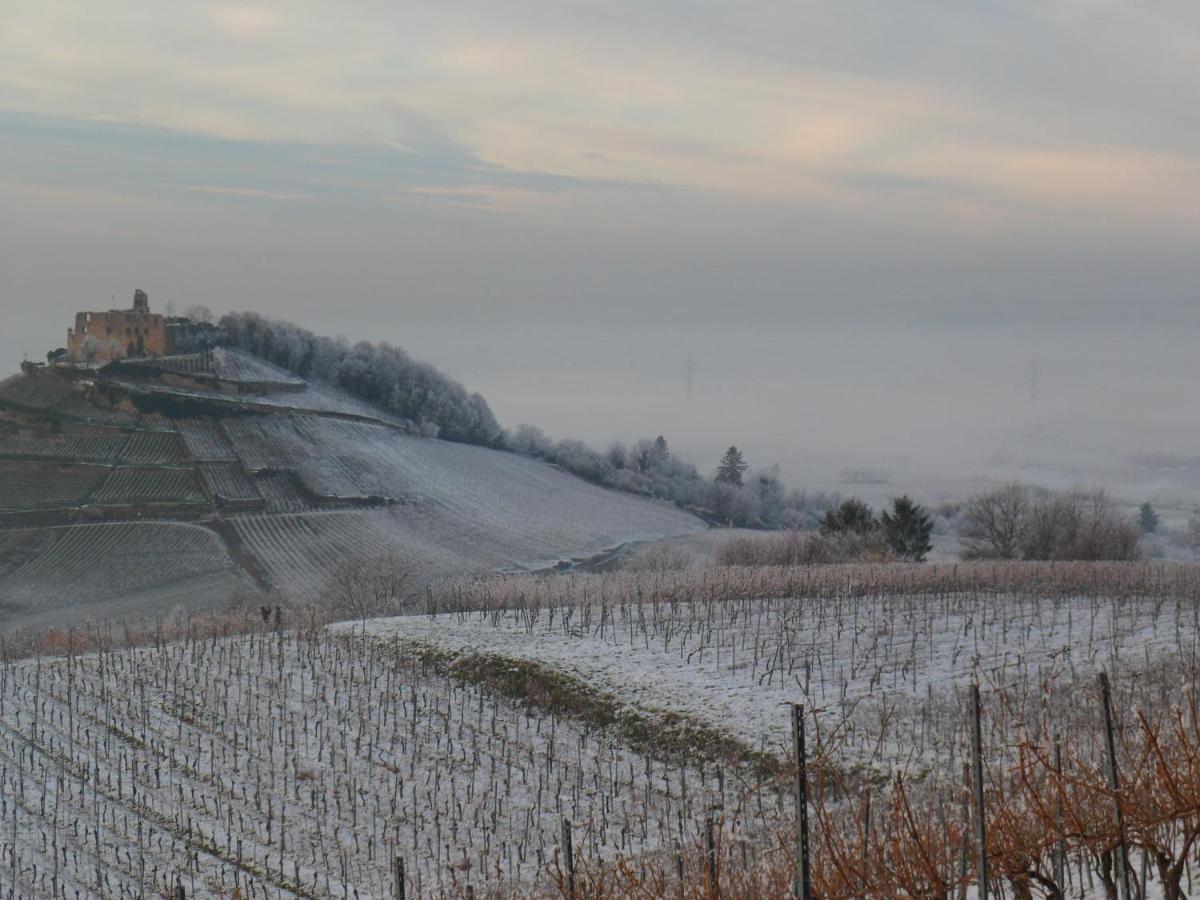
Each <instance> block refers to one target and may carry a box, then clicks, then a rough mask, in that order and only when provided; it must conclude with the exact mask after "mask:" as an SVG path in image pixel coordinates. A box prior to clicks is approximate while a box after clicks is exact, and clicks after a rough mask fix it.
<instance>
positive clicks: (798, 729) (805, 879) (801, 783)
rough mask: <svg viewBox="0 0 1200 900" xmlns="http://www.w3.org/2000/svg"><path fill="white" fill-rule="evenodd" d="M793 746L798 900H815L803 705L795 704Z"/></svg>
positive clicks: (793, 889)
mask: <svg viewBox="0 0 1200 900" xmlns="http://www.w3.org/2000/svg"><path fill="white" fill-rule="evenodd" d="M792 748H793V751H794V753H795V763H796V877H795V883H794V884H793V885H792V892H793V893H794V894H795V896H796V900H812V875H811V872H812V868H811V865H810V863H809V859H808V760H807V758H806V757H807V750H806V748H805V746H804V707H803V706H802V705H800V704H799V703H796V704H793V705H792Z"/></svg>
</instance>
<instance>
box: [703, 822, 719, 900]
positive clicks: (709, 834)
mask: <svg viewBox="0 0 1200 900" xmlns="http://www.w3.org/2000/svg"><path fill="white" fill-rule="evenodd" d="M715 814H716V810H715V809H710V810H709V811H708V815H707V816H706V817H705V819H704V857H705V861H706V863H707V866H708V896H709V897H716V898H719V897H720V896H721V882H720V880H719V876H718V874H717V841H716V837H715V836H714V835H713V817H714V815H715Z"/></svg>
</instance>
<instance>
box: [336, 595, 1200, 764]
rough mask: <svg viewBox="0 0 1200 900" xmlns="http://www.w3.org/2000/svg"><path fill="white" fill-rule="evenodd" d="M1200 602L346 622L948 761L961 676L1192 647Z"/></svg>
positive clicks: (861, 747) (833, 603)
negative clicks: (804, 721)
mask: <svg viewBox="0 0 1200 900" xmlns="http://www.w3.org/2000/svg"><path fill="white" fill-rule="evenodd" d="M1197 610H1198V607H1197V605H1196V603H1195V602H1194V601H1190V600H1189V601H1175V600H1170V599H1161V598H1143V599H1134V598H1121V599H1115V598H1106V597H1098V598H1097V597H1092V598H1086V597H1075V598H1066V599H1055V600H1047V599H1040V598H1037V597H1033V596H1022V595H1016V594H1014V595H990V594H967V593H964V594H957V595H941V596H928V595H910V596H904V595H881V596H877V597H864V598H858V597H854V598H832V599H829V600H825V601H822V600H813V599H802V600H795V599H778V598H775V599H762V600H748V601H722V602H692V601H684V602H669V603H646V604H641V603H637V602H630V603H624V604H619V605H607V604H606V605H595V606H582V607H579V606H566V607H561V608H538V609H507V610H488V611H481V612H463V613H446V614H440V615H437V616H432V617H431V616H412V617H404V618H394V619H383V620H376V621H372V622H369V623H366V624H365V625H356V624H353V623H342V624H341V625H337V626H334V627H335V628H336V629H339V630H343V631H348V632H349V631H352V632H354V633H362V632H364V631H365V632H366V633H367V634H370V635H372V636H375V637H377V638H380V639H385V640H386V639H399V640H400V641H401V642H410V643H412V644H416V645H422V646H428V647H435V648H438V649H439V650H443V651H447V652H450V653H453V654H459V655H473V654H500V655H502V656H504V657H507V658H511V659H514V660H523V661H529V662H536V663H538V664H540V665H543V666H547V667H550V668H552V669H556V670H559V671H561V672H563V673H566V674H568V675H571V676H573V677H575V678H578V679H580V680H582V681H585V682H586V683H588V684H590V685H592V686H594V687H596V688H599V689H601V690H603V691H605V692H608V693H610V694H612V695H614V696H616V697H619V698H620V699H621V701H622V702H624V703H626V704H629V705H630V706H633V707H637V708H641V709H646V710H654V711H665V712H670V713H675V714H678V715H681V716H685V717H687V718H688V719H691V720H694V721H698V722H701V723H703V724H704V725H706V726H708V727H712V728H716V729H721V730H724V731H727V732H728V733H729V734H730V735H731V736H732V737H734V738H736V739H737V740H738V741H740V742H742V743H743V744H744V745H745V746H747V747H749V748H751V749H754V750H762V751H766V752H768V753H773V754H776V755H778V756H780V757H786V755H787V753H788V748H789V746H790V744H789V742H790V731H789V729H790V720H789V718H788V707H789V704H793V703H801V704H804V705H805V706H806V707H807V708H808V709H809V710H812V711H813V712H814V713H815V715H816V716H817V718H818V719H819V721H820V722H821V724H822V728H823V731H824V733H825V734H827V735H829V736H830V741H831V743H830V746H829V750H830V752H831V753H836V755H837V758H838V759H839V761H840V762H841V764H843V765H862V766H870V767H874V768H877V769H879V770H880V771H883V772H887V771H890V770H895V769H903V770H914V769H920V768H922V767H927V766H932V765H934V764H936V763H938V762H939V761H945V753H944V747H945V745H946V742H950V741H953V740H954V739H955V735H956V733H957V731H958V725H959V723H961V722H962V721H965V717H964V716H958V717H955V716H951V717H949V718H948V719H947V720H946V721H947V722H949V723H950V728H951V730H950V731H949V732H948V733H946V732H944V733H938V730H937V729H935V728H931V727H930V726H929V721H928V717H927V716H925V715H923V714H921V713H920V710H922V709H924V710H928V709H929V708H931V707H956V706H957V705H958V704H959V703H960V701H961V698H962V694H963V688H965V687H966V686H967V685H968V684H969V683H970V682H971V680H972V679H977V680H978V681H979V682H980V683H981V684H982V685H983V686H984V688H985V689H986V688H988V687H989V686H994V687H996V688H1001V689H1007V688H1010V687H1011V686H1013V685H1019V686H1021V689H1022V690H1023V691H1025V692H1029V691H1033V692H1038V691H1045V692H1048V693H1053V692H1054V691H1056V690H1060V689H1062V686H1063V685H1065V684H1067V683H1069V682H1071V681H1073V680H1075V679H1077V678H1080V677H1086V676H1088V675H1091V674H1093V673H1095V672H1097V671H1099V669H1101V668H1106V669H1108V670H1109V671H1110V673H1112V675H1113V677H1114V678H1119V677H1120V676H1121V675H1122V673H1124V672H1126V671H1132V672H1137V671H1141V670H1142V669H1144V668H1146V667H1148V666H1149V665H1150V664H1151V663H1162V662H1163V661H1164V660H1166V659H1170V658H1175V657H1178V658H1190V657H1191V656H1192V655H1194V654H1195V652H1196V649H1197V648H1196V640H1197V621H1196V615H1197Z"/></svg>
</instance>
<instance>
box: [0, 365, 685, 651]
mask: <svg viewBox="0 0 1200 900" xmlns="http://www.w3.org/2000/svg"><path fill="white" fill-rule="evenodd" d="M409 431H410V429H408V428H406V427H405V423H403V422H402V421H400V420H398V419H397V418H396V417H394V416H391V415H389V414H387V413H384V412H381V411H378V410H375V409H374V408H373V407H371V406H369V405H367V404H364V403H362V402H360V401H358V400H355V399H354V398H352V397H349V396H347V395H345V394H343V393H342V392H340V391H337V390H335V389H332V388H329V387H328V386H320V387H318V386H313V385H308V384H306V383H304V382H303V381H299V380H297V379H296V378H295V377H294V376H292V375H290V374H288V373H285V372H282V371H277V370H275V369H274V367H272V366H270V365H268V364H266V363H264V362H262V361H261V360H257V359H255V358H253V357H249V356H247V355H246V354H243V353H240V352H238V351H231V350H224V351H219V352H216V353H212V354H208V355H204V356H200V355H196V356H190V357H176V358H168V359H164V360H159V361H153V362H151V361H139V362H138V363H137V364H130V363H124V364H119V365H111V366H108V367H105V368H103V369H100V370H98V371H96V370H75V369H59V368H36V369H31V370H29V371H26V372H25V373H23V374H21V375H18V376H14V377H13V378H10V379H8V380H7V381H4V382H0V626H3V627H12V626H15V625H27V624H46V623H50V622H67V621H77V620H81V619H84V618H106V617H111V616H114V615H123V616H124V615H130V614H131V613H134V612H146V613H163V612H167V611H170V610H171V609H173V608H176V607H178V606H185V607H187V608H191V609H201V608H210V607H220V606H222V605H225V604H227V603H229V602H230V601H231V600H233V599H234V598H236V597H242V598H244V599H253V595H255V594H258V593H265V592H268V591H271V590H277V591H279V592H282V593H283V594H285V595H286V596H288V597H289V598H293V599H298V600H312V599H317V598H318V597H319V596H320V594H321V592H322V589H323V587H324V585H325V583H326V581H327V579H328V576H329V573H330V571H331V570H332V569H333V568H334V567H336V566H338V565H340V564H341V563H343V562H344V561H345V560H347V559H350V558H355V557H362V556H371V555H382V554H385V553H386V554H390V555H396V556H400V557H402V558H404V559H405V560H407V561H408V562H409V563H410V564H411V566H412V569H413V571H414V573H415V574H416V575H417V576H418V578H419V579H421V580H429V579H433V578H437V577H439V576H444V575H451V574H464V573H475V572H479V573H482V572H488V571H493V570H497V569H505V570H514V569H515V570H519V569H528V568H536V567H541V566H547V565H553V564H554V563H556V562H558V561H560V560H564V559H570V558H575V557H580V556H586V555H590V554H594V553H597V552H599V551H601V550H605V549H607V548H610V547H614V546H617V545H619V544H623V543H626V542H629V541H634V540H643V539H648V538H657V537H664V536H673V535H680V534H686V533H689V532H692V531H696V530H699V529H701V528H703V527H704V526H703V524H702V523H701V522H700V521H699V520H698V519H696V518H694V517H692V516H690V515H688V514H686V513H683V512H681V511H679V510H677V509H675V508H673V507H671V506H667V505H664V504H661V503H658V502H654V501H650V500H644V499H641V498H638V497H634V496H631V495H628V494H621V493H616V492H613V491H609V490H606V489H603V488H600V487H596V486H595V485H592V484H588V483H587V482H584V481H582V480H580V479H578V478H576V477H574V476H572V475H569V474H567V473H565V472H563V471H561V470H559V469H557V468H555V467H553V466H550V465H547V464H545V463H542V462H538V461H536V460H532V459H528V458H525V457H521V456H517V455H515V454H511V453H505V452H501V451H496V450H490V449H486V448H483V447H475V446H467V445H463V444H453V443H448V442H445V441H439V440H434V439H430V438H424V437H417V436H414V435H413V434H410V433H409ZM151 523H152V524H151Z"/></svg>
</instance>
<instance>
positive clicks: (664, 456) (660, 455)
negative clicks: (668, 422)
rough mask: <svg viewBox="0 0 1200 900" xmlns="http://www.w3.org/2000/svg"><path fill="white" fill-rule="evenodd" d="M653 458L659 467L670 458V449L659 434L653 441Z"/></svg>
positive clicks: (665, 440)
mask: <svg viewBox="0 0 1200 900" xmlns="http://www.w3.org/2000/svg"><path fill="white" fill-rule="evenodd" d="M654 457H655V461H656V462H657V463H658V464H659V465H662V464H663V463H665V462H666V461H667V460H668V459H670V458H671V448H670V447H668V446H667V439H666V438H665V437H663V436H662V435H661V434H660V435H659V436H658V437H656V438H655V439H654Z"/></svg>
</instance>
